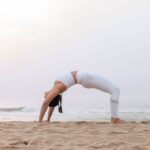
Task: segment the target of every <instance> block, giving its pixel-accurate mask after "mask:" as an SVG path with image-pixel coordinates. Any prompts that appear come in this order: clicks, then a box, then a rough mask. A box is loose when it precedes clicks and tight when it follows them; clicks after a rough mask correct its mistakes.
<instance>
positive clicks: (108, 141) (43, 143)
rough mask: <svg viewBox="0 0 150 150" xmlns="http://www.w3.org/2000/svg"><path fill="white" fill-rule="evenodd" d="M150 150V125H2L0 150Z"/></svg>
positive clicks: (4, 123)
mask: <svg viewBox="0 0 150 150" xmlns="http://www.w3.org/2000/svg"><path fill="white" fill-rule="evenodd" d="M13 149H14V150H18V149H19V150H95V149H96V150H150V122H139V123H136V122H127V123H125V124H120V125H113V124H110V123H108V122H84V121H82V122H51V123H43V124H39V123H37V122H1V123H0V150H13Z"/></svg>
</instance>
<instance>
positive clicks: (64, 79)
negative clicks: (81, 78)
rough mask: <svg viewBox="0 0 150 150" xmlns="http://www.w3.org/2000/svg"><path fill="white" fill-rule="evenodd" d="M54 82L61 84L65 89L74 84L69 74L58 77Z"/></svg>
mask: <svg viewBox="0 0 150 150" xmlns="http://www.w3.org/2000/svg"><path fill="white" fill-rule="evenodd" d="M56 81H60V82H62V83H63V84H64V85H65V86H66V87H67V88H69V87H71V86H73V85H74V84H75V81H74V78H73V76H72V73H71V72H68V73H65V74H62V75H59V76H58V77H57V78H56Z"/></svg>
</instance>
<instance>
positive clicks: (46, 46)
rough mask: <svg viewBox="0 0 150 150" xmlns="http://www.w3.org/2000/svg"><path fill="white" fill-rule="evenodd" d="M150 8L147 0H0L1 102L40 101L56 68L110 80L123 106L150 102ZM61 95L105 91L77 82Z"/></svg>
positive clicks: (84, 95)
mask: <svg viewBox="0 0 150 150" xmlns="http://www.w3.org/2000/svg"><path fill="white" fill-rule="evenodd" d="M149 6H150V1H148V0H126V1H121V0H113V1H112V0H75V1H71V0H26V1H23V0H13V1H12V0H5V1H2V0H0V91H1V92H0V105H1V106H4V105H5V106H6V105H9V106H11V105H13V106H15V105H16V106H18V105H31V106H33V105H39V104H40V103H41V101H42V96H43V92H44V90H46V89H49V88H50V87H51V86H52V84H53V81H54V80H55V77H56V76H57V75H58V74H60V73H64V72H66V71H70V70H87V71H93V72H97V73H99V74H101V75H103V76H105V77H107V78H109V79H110V80H113V82H115V83H116V84H117V85H118V86H119V87H120V88H121V93H122V94H121V101H122V104H125V103H126V102H128V104H129V103H131V105H134V104H135V103H136V104H137V102H138V104H139V105H141V104H142V105H143V102H144V103H145V105H147V102H148V105H149V106H150V98H149V97H150V92H149V89H150V71H149V64H150V59H149V58H150V28H149V27H150V17H149V15H150V9H149ZM64 97H65V98H66V101H67V102H68V103H71V102H70V101H69V100H70V99H72V101H73V100H81V99H105V94H104V93H100V94H99V93H98V92H97V91H94V90H93V91H89V90H85V89H82V88H81V87H80V86H76V87H72V88H71V89H70V90H69V91H68V92H67V93H66V95H65V96H64ZM72 97H73V98H72ZM106 97H107V96H106Z"/></svg>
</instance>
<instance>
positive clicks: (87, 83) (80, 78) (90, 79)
mask: <svg viewBox="0 0 150 150" xmlns="http://www.w3.org/2000/svg"><path fill="white" fill-rule="evenodd" d="M76 79H77V83H78V84H81V85H82V86H83V87H85V88H95V89H98V90H102V91H104V92H107V93H109V94H111V99H110V108H111V115H112V117H114V118H117V117H118V109H119V96H120V90H119V88H118V87H117V86H116V85H115V84H114V83H112V82H111V81H109V80H107V79H105V78H104V77H101V76H100V75H97V74H95V73H89V72H82V71H78V72H77V75H76Z"/></svg>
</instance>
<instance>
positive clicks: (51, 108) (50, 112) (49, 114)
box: [47, 107, 55, 122]
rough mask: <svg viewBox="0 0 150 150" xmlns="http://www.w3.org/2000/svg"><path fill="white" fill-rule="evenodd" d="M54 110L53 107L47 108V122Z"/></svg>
mask: <svg viewBox="0 0 150 150" xmlns="http://www.w3.org/2000/svg"><path fill="white" fill-rule="evenodd" d="M54 109H55V107H49V110H48V117H47V122H49V121H50V119H51V116H52V114H53V112H54Z"/></svg>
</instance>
